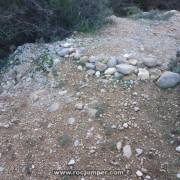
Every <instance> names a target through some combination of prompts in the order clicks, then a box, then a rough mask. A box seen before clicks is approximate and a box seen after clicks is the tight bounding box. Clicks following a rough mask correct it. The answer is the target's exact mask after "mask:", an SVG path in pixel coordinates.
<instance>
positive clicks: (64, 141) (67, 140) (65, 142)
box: [58, 133, 72, 147]
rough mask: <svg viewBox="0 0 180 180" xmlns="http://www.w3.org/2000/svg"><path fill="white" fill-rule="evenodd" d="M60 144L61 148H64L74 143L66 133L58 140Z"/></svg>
mask: <svg viewBox="0 0 180 180" xmlns="http://www.w3.org/2000/svg"><path fill="white" fill-rule="evenodd" d="M58 142H59V144H60V146H62V147H64V146H68V145H69V144H70V143H71V142H72V139H71V137H70V136H69V135H68V134H67V133H64V134H63V135H62V136H61V137H59V138H58Z"/></svg>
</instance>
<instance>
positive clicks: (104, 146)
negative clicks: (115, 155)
mask: <svg viewBox="0 0 180 180" xmlns="http://www.w3.org/2000/svg"><path fill="white" fill-rule="evenodd" d="M101 149H102V150H103V151H105V150H110V151H116V150H117V148H116V142H115V141H108V142H105V143H102V144H101Z"/></svg>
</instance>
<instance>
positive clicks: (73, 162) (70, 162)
mask: <svg viewBox="0 0 180 180" xmlns="http://www.w3.org/2000/svg"><path fill="white" fill-rule="evenodd" d="M75 163H76V162H75V160H74V159H71V160H70V161H69V162H68V166H73V165H75Z"/></svg>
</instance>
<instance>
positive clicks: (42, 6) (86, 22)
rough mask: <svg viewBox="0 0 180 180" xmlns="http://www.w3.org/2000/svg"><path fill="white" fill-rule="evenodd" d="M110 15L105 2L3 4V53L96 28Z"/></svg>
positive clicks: (4, 0) (6, 0) (18, 0)
mask: <svg viewBox="0 0 180 180" xmlns="http://www.w3.org/2000/svg"><path fill="white" fill-rule="evenodd" d="M109 12H110V11H109V9H108V6H107V2H106V0H91V1H90V0H1V1H0V27H1V28H0V50H1V51H3V52H4V51H5V52H7V51H10V49H11V48H10V46H11V45H12V44H13V45H15V46H17V45H20V44H23V43H25V42H34V41H36V40H37V39H43V40H45V41H49V40H50V39H51V38H52V37H60V38H64V37H66V36H68V35H70V34H71V33H72V32H73V31H74V30H76V31H87V30H90V29H94V28H97V27H99V26H101V25H102V24H103V22H104V19H105V17H106V16H107V15H108V14H109ZM0 56H1V55H0ZM0 58H1V57H0Z"/></svg>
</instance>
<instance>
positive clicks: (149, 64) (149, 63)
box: [143, 57, 160, 68]
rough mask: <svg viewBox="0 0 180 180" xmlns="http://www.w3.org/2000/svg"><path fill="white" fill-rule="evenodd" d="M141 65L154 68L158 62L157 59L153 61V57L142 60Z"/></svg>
mask: <svg viewBox="0 0 180 180" xmlns="http://www.w3.org/2000/svg"><path fill="white" fill-rule="evenodd" d="M143 64H144V65H145V66H147V67H149V68H152V67H156V66H158V65H160V63H159V62H158V59H155V58H154V57H147V58H144V59H143Z"/></svg>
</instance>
